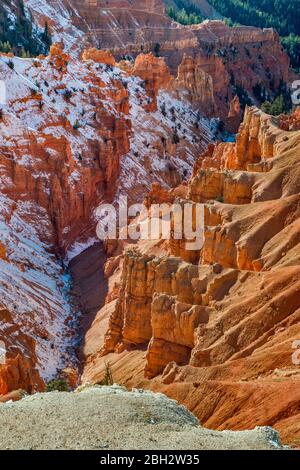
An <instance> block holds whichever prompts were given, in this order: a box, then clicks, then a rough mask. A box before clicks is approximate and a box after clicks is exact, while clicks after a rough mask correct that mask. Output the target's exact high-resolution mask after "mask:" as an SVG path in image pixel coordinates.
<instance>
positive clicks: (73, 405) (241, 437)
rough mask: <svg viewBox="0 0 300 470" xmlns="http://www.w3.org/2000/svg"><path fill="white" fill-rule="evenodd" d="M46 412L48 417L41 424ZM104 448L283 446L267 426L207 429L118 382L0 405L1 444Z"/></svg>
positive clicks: (170, 404)
mask: <svg viewBox="0 0 300 470" xmlns="http://www.w3.org/2000/svg"><path fill="white" fill-rule="evenodd" d="M112 410H113V413H112ZM45 416H47V417H48V418H47V426H46V427H45ZM16 422H17V423H18V426H15V424H14V423H16ZM28 427H29V428H30V430H31V432H30V433H29V432H28ZM8 430H10V431H8ZM124 434H126V439H124ZM108 437H109V438H108ZM216 441H217V446H216ZM103 447H105V448H106V449H109V450H130V449H132V448H135V449H141V450H143V449H145V448H151V449H164V448H166V447H168V448H169V449H174V450H178V449H194V450H199V449H216V447H218V449H224V450H225V449H257V450H258V449H260V450H262V449H265V450H275V449H278V448H283V447H282V445H281V442H280V437H279V435H278V433H277V432H276V431H275V430H274V429H272V428H268V427H267V428H258V429H256V430H254V431H248V432H230V431H227V432H226V433H220V432H212V431H208V430H207V429H204V428H202V427H201V426H200V425H199V422H198V420H197V419H196V418H195V416H193V415H192V413H190V412H189V411H188V410H187V409H186V408H185V407H184V406H180V405H179V404H178V403H176V401H174V400H170V399H169V398H167V397H166V396H164V395H163V394H155V393H152V392H146V391H142V390H135V391H131V392H128V391H127V390H126V389H125V388H123V387H119V386H117V385H114V386H111V387H87V388H83V389H82V390H78V391H76V392H73V393H64V392H61V393H57V392H52V393H47V394H37V395H35V396H33V397H25V398H23V400H22V401H21V402H19V403H17V404H13V403H9V404H1V415H0V448H1V449H6V450H7V449H15V450H16V449H35V450H38V449H43V450H45V449H51V450H53V449H60V450H67V449H69V450H71V449H72V450H75V449H77V450H79V449H81V450H84V449H85V450H90V449H95V450H96V449H97V450H99V451H101V449H102V450H103ZM100 459H101V460H100V461H101V463H104V462H106V461H107V457H105V456H104V454H103V455H102V456H101V457H100Z"/></svg>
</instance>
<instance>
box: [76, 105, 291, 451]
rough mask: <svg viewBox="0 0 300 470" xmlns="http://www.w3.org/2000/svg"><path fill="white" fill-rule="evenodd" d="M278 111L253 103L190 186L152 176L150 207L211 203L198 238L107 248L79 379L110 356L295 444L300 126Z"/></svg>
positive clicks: (214, 413) (235, 420)
mask: <svg viewBox="0 0 300 470" xmlns="http://www.w3.org/2000/svg"><path fill="white" fill-rule="evenodd" d="M296 115H297V113H296ZM282 122H284V120H283V118H282V117H279V118H274V117H271V116H268V115H266V114H263V113H262V112H261V111H259V110H258V109H256V108H254V107H253V108H247V109H246V113H245V118H244V122H243V123H242V125H241V127H240V131H239V134H238V136H237V141H236V143H220V144H217V145H210V146H209V147H208V150H207V151H206V152H205V153H204V154H203V155H201V156H200V157H199V159H198V161H197V163H196V164H195V167H194V172H193V176H192V178H191V179H190V181H189V182H188V184H187V186H186V185H181V186H179V187H178V188H177V189H172V190H170V191H169V192H166V191H164V190H163V189H162V188H159V185H155V186H153V188H152V191H151V193H150V195H149V196H148V198H147V200H146V202H147V205H148V207H149V204H151V202H163V200H165V201H166V202H167V203H168V204H172V202H173V201H176V200H177V201H178V200H179V199H178V198H180V200H181V201H189V202H202V203H204V206H205V239H204V245H203V248H202V249H201V250H200V251H199V252H196V253H194V255H191V253H190V252H187V251H186V246H185V241H184V240H183V241H182V240H181V241H178V240H175V239H173V240H172V239H171V240H170V241H169V242H167V241H165V242H163V240H160V241H140V242H138V243H137V244H136V245H135V246H128V247H127V250H126V252H125V254H124V255H123V256H120V255H118V256H117V257H116V258H115V262H114V263H113V261H112V260H113V258H110V259H109V260H108V265H109V266H110V267H111V269H110V270H108V271H107V278H108V286H109V293H108V296H107V299H106V304H105V306H104V307H103V308H102V309H101V310H100V311H99V312H98V313H97V315H96V318H95V321H94V323H93V324H92V325H91V328H90V330H89V332H88V333H87V335H86V338H85V346H84V351H85V355H86V360H85V361H86V363H85V367H84V372H83V377H82V380H83V383H87V382H91V383H95V382H97V381H98V380H100V378H101V377H102V374H103V368H104V363H107V361H109V362H110V365H111V368H112V373H113V376H114V379H115V381H117V382H118V383H122V384H124V385H126V386H128V387H131V386H135V387H144V388H150V389H152V390H155V391H162V392H164V393H166V394H167V395H168V396H170V397H172V398H176V399H177V400H179V401H180V402H181V403H183V404H185V405H186V406H187V407H188V408H189V409H190V410H192V411H193V413H194V414H196V416H197V417H198V418H199V419H200V422H201V423H202V424H203V425H205V426H207V427H211V428H214V429H220V430H222V429H234V430H241V429H252V428H254V427H255V426H257V425H270V426H274V427H275V428H276V429H277V430H278V431H280V433H281V435H282V438H283V440H284V442H285V443H289V444H292V445H296V446H298V445H299V444H300V434H299V425H298V424H299V413H300V409H299V404H300V392H299V390H300V389H299V384H300V370H299V365H298V364H299V354H298V351H297V345H299V342H297V341H299V338H300V317H299V314H300V295H299V289H300V245H299V243H300V236H299V234H300V198H299V193H300V161H299V154H300V132H299V131H297V130H283V129H282V127H283V126H282ZM176 198H177V199H176ZM112 266H113V268H112ZM112 286H114V287H113V289H114V295H113V296H112V297H111V294H110V292H112ZM116 287H119V293H117V292H116ZM103 331H106V334H105V335H104V336H103ZM100 338H101V339H100ZM96 340H98V341H96Z"/></svg>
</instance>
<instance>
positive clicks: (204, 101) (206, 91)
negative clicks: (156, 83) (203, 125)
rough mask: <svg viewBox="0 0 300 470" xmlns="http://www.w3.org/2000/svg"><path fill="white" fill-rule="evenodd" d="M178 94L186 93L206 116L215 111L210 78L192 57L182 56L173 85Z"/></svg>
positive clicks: (212, 86)
mask: <svg viewBox="0 0 300 470" xmlns="http://www.w3.org/2000/svg"><path fill="white" fill-rule="evenodd" d="M173 87H174V89H175V90H176V91H177V92H178V93H180V91H183V93H187V96H188V98H189V99H190V101H191V102H192V103H194V104H195V105H197V107H198V108H199V109H201V111H202V112H203V113H204V114H206V115H208V116H209V115H213V114H214V113H215V111H216V105H215V99H214V85H213V79H212V76H211V75H209V74H207V73H206V72H205V71H204V70H203V68H202V67H201V66H200V64H199V63H197V61H196V60H195V59H193V58H192V57H189V56H186V55H184V57H183V59H182V62H181V64H180V65H179V67H178V75H177V78H176V80H175V82H174V85H173Z"/></svg>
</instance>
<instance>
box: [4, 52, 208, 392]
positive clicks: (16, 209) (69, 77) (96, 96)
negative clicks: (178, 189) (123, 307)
mask: <svg viewBox="0 0 300 470" xmlns="http://www.w3.org/2000/svg"><path fill="white" fill-rule="evenodd" d="M8 60H11V61H12V62H13V64H14V65H13V67H9V65H8ZM139 64H140V65H139ZM143 64H144V65H143ZM136 65H137V69H136V70H132V69H131V70H129V71H128V72H126V71H124V70H121V69H120V68H118V67H117V66H116V64H115V61H114V59H113V58H112V56H111V55H110V54H108V53H106V52H104V51H97V50H95V49H89V50H87V51H86V52H84V53H83V57H82V59H76V58H74V57H72V56H71V55H69V54H68V53H67V52H64V50H63V48H62V46H61V45H60V44H54V45H53V46H52V47H51V51H50V55H49V57H42V56H41V57H39V58H37V59H35V60H31V59H28V60H26V61H22V60H20V59H18V58H14V57H11V58H9V59H8V57H6V56H4V57H3V60H2V62H1V66H0V74H1V78H3V79H4V80H5V81H7V83H10V84H11V86H9V87H7V100H8V104H9V111H8V109H7V108H6V107H3V109H2V112H1V119H0V162H1V172H0V173H1V175H0V177H1V194H0V227H1V240H0V264H1V266H0V292H1V302H2V303H3V305H4V307H6V309H5V311H6V312H10V313H9V314H8V313H7V314H5V319H4V322H3V325H2V324H1V327H0V338H1V334H2V332H3V334H4V332H5V334H6V335H7V346H8V347H9V350H10V353H11V355H10V356H8V357H9V359H11V360H12V362H11V363H10V364H9V365H8V364H7V365H6V366H5V367H4V368H2V371H1V374H0V375H1V380H2V385H1V391H0V394H7V393H9V392H10V391H12V390H15V389H20V388H22V389H24V390H26V391H29V392H31V391H34V390H35V388H37V389H40V388H41V387H42V384H43V380H45V381H47V380H49V379H50V378H52V377H53V376H56V375H61V374H63V375H64V376H65V375H66V378H67V380H68V381H70V383H72V384H74V382H75V381H76V380H77V379H76V377H75V376H74V373H73V371H74V368H76V357H75V353H74V354H73V353H70V351H75V350H74V347H73V343H74V341H75V340H76V338H75V337H76V328H77V325H78V311H77V310H76V308H77V307H76V308H75V307H74V308H73V306H71V305H70V302H69V298H68V297H67V292H68V290H69V283H70V278H69V275H68V273H65V269H64V268H65V263H66V262H68V260H69V258H73V256H74V253H75V254H77V253H78V252H80V251H83V250H84V249H85V248H86V247H88V246H90V245H93V243H94V241H95V236H96V234H95V229H96V225H97V220H96V218H95V213H94V210H95V209H96V208H97V206H98V204H100V203H101V202H113V203H116V199H117V192H118V191H120V193H121V194H122V192H123V193H125V194H129V196H130V200H129V202H141V201H143V199H144V197H145V195H146V193H147V191H149V190H150V188H151V184H152V182H153V181H156V180H158V181H159V182H160V185H162V186H163V187H164V188H165V191H167V190H168V189H169V188H170V187H171V186H175V185H178V184H180V182H181V180H182V178H183V177H184V175H183V174H182V171H183V170H182V167H184V168H185V171H186V174H188V173H189V172H190V171H191V167H192V163H193V161H194V160H195V159H196V156H197V155H198V153H199V151H200V152H201V151H203V150H204V149H205V146H206V141H207V140H208V141H210V140H211V139H212V135H211V132H210V130H209V128H208V125H207V122H206V120H205V119H204V118H200V119H199V118H198V117H197V125H198V129H197V133H198V135H199V137H200V136H202V140H201V141H200V139H199V142H198V141H196V140H195V141H194V142H192V136H194V124H195V122H194V119H192V120H190V119H189V120H186V122H185V123H184V125H183V126H182V127H181V130H179V131H178V132H179V136H180V139H181V142H178V143H174V142H173V141H172V134H173V132H174V131H173V125H174V124H176V125H177V122H179V120H181V119H182V118H183V116H185V115H190V114H191V104H190V103H189V101H188V100H185V99H181V100H180V101H178V100H175V102H174V103H175V104H174V105H173V107H172V122H171V121H169V120H165V121H164V119H163V112H162V110H161V99H162V98H161V96H160V94H161V93H163V100H164V101H165V102H167V103H168V102H169V103H173V100H174V97H173V95H172V92H171V91H170V90H169V91H168V90H167V86H165V85H167V83H168V81H169V79H170V77H171V76H170V73H169V71H168V67H167V66H166V64H165V62H164V60H163V59H158V58H155V57H154V56H151V55H150V56H149V57H148V56H145V55H143V56H142V57H141V60H139V59H137V60H136ZM135 73H140V75H142V76H143V74H144V73H146V75H147V74H148V82H147V83H146V81H145V80H146V78H147V77H146V75H145V77H144V78H145V80H144V79H142V78H140V77H139V76H138V75H135ZM151 77H152V78H151ZM162 88H163V90H162ZM147 90H148V91H147ZM148 93H149V94H148ZM151 103H153V105H154V108H155V110H156V111H155V112H152V111H151V109H152V108H151ZM149 104H150V106H148V105H149ZM157 104H158V105H157ZM170 107H171V106H170ZM154 108H153V110H154ZM179 113H180V117H179ZM32 116H34V118H32ZM184 136H185V137H187V138H188V139H189V141H190V142H191V144H190V145H189V146H188V148H185V143H184ZM173 161H174V163H173ZM78 243H79V244H78ZM62 258H64V261H62ZM115 264H117V263H111V264H110V266H109V265H108V266H107V270H106V275H107V276H108V274H109V273H110V272H112V271H113V270H114V266H115ZM103 295H104V293H103ZM116 295H117V289H116V288H115V289H113V293H110V299H111V300H112V299H115V298H116ZM134 295H135V294H134ZM133 303H134V302H133ZM90 304H91V302H88V305H90ZM85 306H86V305H85ZM80 308H82V307H81V305H80ZM134 308H135V307H134V305H133V307H132V312H133V311H134ZM138 308H139V307H138V306H137V312H136V313H137V315H138ZM82 310H83V311H85V308H82ZM86 310H87V311H88V313H91V310H92V309H89V308H86ZM3 311H4V310H3ZM87 323H88V322H87ZM145 328H146V326H145ZM148 328H149V327H148ZM146 329H147V328H146ZM142 330H143V328H141V337H140V338H139V337H138V338H136V337H135V336H134V335H135V333H134V331H133V330H132V331H130V325H129V324H128V325H127V326H126V329H125V338H126V341H127V340H128V341H133V342H134V341H136V340H137V341H148V340H149V339H150V337H151V335H150V336H149V335H147V334H146V336H145V337H144V336H143V335H144V333H143V331H142ZM23 332H26V334H25V333H23ZM13 337H14V338H18V344H17V347H16V348H14V347H13V345H12V344H10V340H11V339H12V338H13ZM17 357H18V360H17V359H16V358H17ZM14 361H17V363H16V364H15V363H14ZM24 361H25V362H24ZM24 364H25V365H24ZM25 369H28V374H27V375H28V376H27V375H26V374H25V373H24V370H25ZM66 371H69V372H66Z"/></svg>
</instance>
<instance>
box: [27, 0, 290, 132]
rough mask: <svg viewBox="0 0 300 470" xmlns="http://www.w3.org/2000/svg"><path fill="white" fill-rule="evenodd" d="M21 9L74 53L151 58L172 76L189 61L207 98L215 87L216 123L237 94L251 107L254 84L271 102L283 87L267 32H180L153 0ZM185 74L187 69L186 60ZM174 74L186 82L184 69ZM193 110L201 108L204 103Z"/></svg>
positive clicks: (281, 62)
mask: <svg viewBox="0 0 300 470" xmlns="http://www.w3.org/2000/svg"><path fill="white" fill-rule="evenodd" d="M45 3H47V6H46V5H45ZM25 4H26V5H27V6H28V7H29V9H30V11H31V12H32V14H33V16H34V18H35V19H36V21H37V22H39V23H40V25H42V26H43V25H44V23H45V21H46V20H47V21H48V23H49V25H50V27H51V30H52V32H53V37H54V40H55V41H60V42H62V43H63V44H64V45H65V47H66V48H68V50H69V51H70V52H71V53H72V54H78V53H79V51H82V50H83V49H84V48H86V47H96V48H98V49H100V48H101V49H108V50H110V51H112V52H113V54H114V55H115V56H116V57H117V59H121V58H123V57H129V56H131V57H133V58H135V57H136V56H137V55H139V54H140V53H141V52H145V53H149V52H154V53H155V54H156V55H160V56H163V57H165V58H166V61H167V64H168V66H169V68H170V70H171V73H172V74H173V75H174V76H175V75H176V74H177V69H178V67H179V66H180V64H181V63H182V60H183V59H184V56H188V57H191V58H192V60H193V61H195V66H193V70H195V72H193V73H196V74H197V75H200V77H201V75H202V76H203V80H205V81H206V94H207V93H208V95H209V96H210V94H211V93H212V88H213V93H214V100H211V103H210V106H209V107H208V109H207V111H208V113H211V112H213V111H216V110H217V113H216V115H217V116H218V117H220V116H221V117H222V118H225V117H227V115H228V112H229V110H230V102H231V100H232V99H233V98H234V96H235V94H236V92H237V91H238V93H239V94H240V96H243V97H244V98H245V96H247V95H249V98H250V99H252V100H253V102H254V103H257V100H258V98H257V94H256V93H255V92H254V91H253V90H255V87H257V86H258V85H259V86H261V87H262V88H263V89H265V90H266V93H267V95H270V97H272V96H273V95H274V90H276V89H278V87H279V84H280V83H282V82H285V83H289V59H288V57H287V55H286V53H285V52H284V50H283V48H282V46H281V43H280V38H279V36H278V34H277V33H276V32H275V31H273V30H272V29H265V30H261V29H259V28H254V27H247V26H239V27H234V28H230V27H229V26H227V25H225V23H223V22H222V21H220V20H214V21H205V22H203V23H201V24H199V25H192V26H182V25H180V24H178V23H176V22H174V21H172V19H171V18H169V17H168V16H167V15H166V14H165V13H164V8H165V7H164V4H163V1H159V0H157V1H150V0H149V1H146V2H140V1H139V0H134V1H133V2H128V1H118V0H116V1H110V2H109V5H108V4H107V3H106V2H102V1H100V0H98V1H96V0H95V1H92V2H91V1H85V2H82V1H77V0H71V1H62V2H59V3H58V2H56V1H52V0H50V1H47V2H45V0H38V1H36V0H26V1H25ZM189 60H190V59H189ZM185 68H186V69H191V64H188V63H187V60H186V61H185ZM180 75H181V77H182V76H184V72H183V70H182V71H181V73H180ZM200 77H199V78H198V80H199V79H200ZM196 81H197V80H196ZM179 84H180V83H179ZM211 85H212V86H211ZM190 90H191V88H190ZM191 91H192V90H191ZM245 93H246V95H245ZM206 96H207V95H206ZM214 101H216V104H217V108H215V107H214ZM197 104H198V107H199V108H200V110H202V105H203V101H202V100H199V101H198V103H197ZM203 110H205V106H204V107H203ZM234 127H236V126H234ZM235 130H236V129H235Z"/></svg>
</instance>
